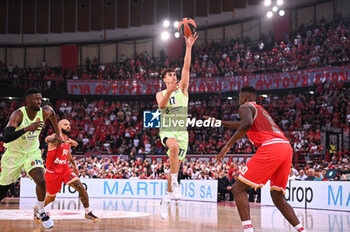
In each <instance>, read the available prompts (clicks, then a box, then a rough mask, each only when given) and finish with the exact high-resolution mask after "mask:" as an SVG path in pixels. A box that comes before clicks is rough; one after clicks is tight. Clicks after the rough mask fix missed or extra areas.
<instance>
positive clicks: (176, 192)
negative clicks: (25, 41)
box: [171, 181, 182, 200]
mask: <svg viewBox="0 0 350 232" xmlns="http://www.w3.org/2000/svg"><path fill="white" fill-rule="evenodd" d="M171 190H173V192H172V196H173V198H174V199H175V200H180V199H181V198H182V195H181V190H180V184H179V183H178V182H177V181H176V182H173V183H171Z"/></svg>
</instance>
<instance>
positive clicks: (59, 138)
mask: <svg viewBox="0 0 350 232" xmlns="http://www.w3.org/2000/svg"><path fill="white" fill-rule="evenodd" d="M54 142H56V143H57V145H59V144H61V143H64V140H63V139H62V138H61V136H60V135H59V134H55V138H54Z"/></svg>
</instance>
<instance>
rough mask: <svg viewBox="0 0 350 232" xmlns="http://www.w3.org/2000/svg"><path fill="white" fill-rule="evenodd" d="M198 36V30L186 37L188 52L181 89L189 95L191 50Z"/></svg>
mask: <svg viewBox="0 0 350 232" xmlns="http://www.w3.org/2000/svg"><path fill="white" fill-rule="evenodd" d="M197 38H198V35H197V32H196V33H195V34H194V35H192V36H189V37H185V42H186V53H185V59H184V65H183V68H182V73H181V81H180V84H179V85H180V89H181V90H182V92H183V93H185V94H186V95H187V89H188V86H189V82H190V67H191V50H192V46H193V44H194V42H195V41H196V39H197Z"/></svg>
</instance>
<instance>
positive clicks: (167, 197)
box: [164, 192, 172, 202]
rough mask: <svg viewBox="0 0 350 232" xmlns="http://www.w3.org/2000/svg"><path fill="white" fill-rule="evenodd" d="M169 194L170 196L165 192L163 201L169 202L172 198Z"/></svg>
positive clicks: (169, 193)
mask: <svg viewBox="0 0 350 232" xmlns="http://www.w3.org/2000/svg"><path fill="white" fill-rule="evenodd" d="M171 194H172V193H171V192H166V195H165V197H164V201H166V202H170V201H171V198H172V196H171Z"/></svg>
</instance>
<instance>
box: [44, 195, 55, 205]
mask: <svg viewBox="0 0 350 232" xmlns="http://www.w3.org/2000/svg"><path fill="white" fill-rule="evenodd" d="M55 199H56V194H55V195H50V194H48V193H47V194H46V198H45V204H44V206H47V205H48V204H50V203H51V202H54V201H55Z"/></svg>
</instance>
